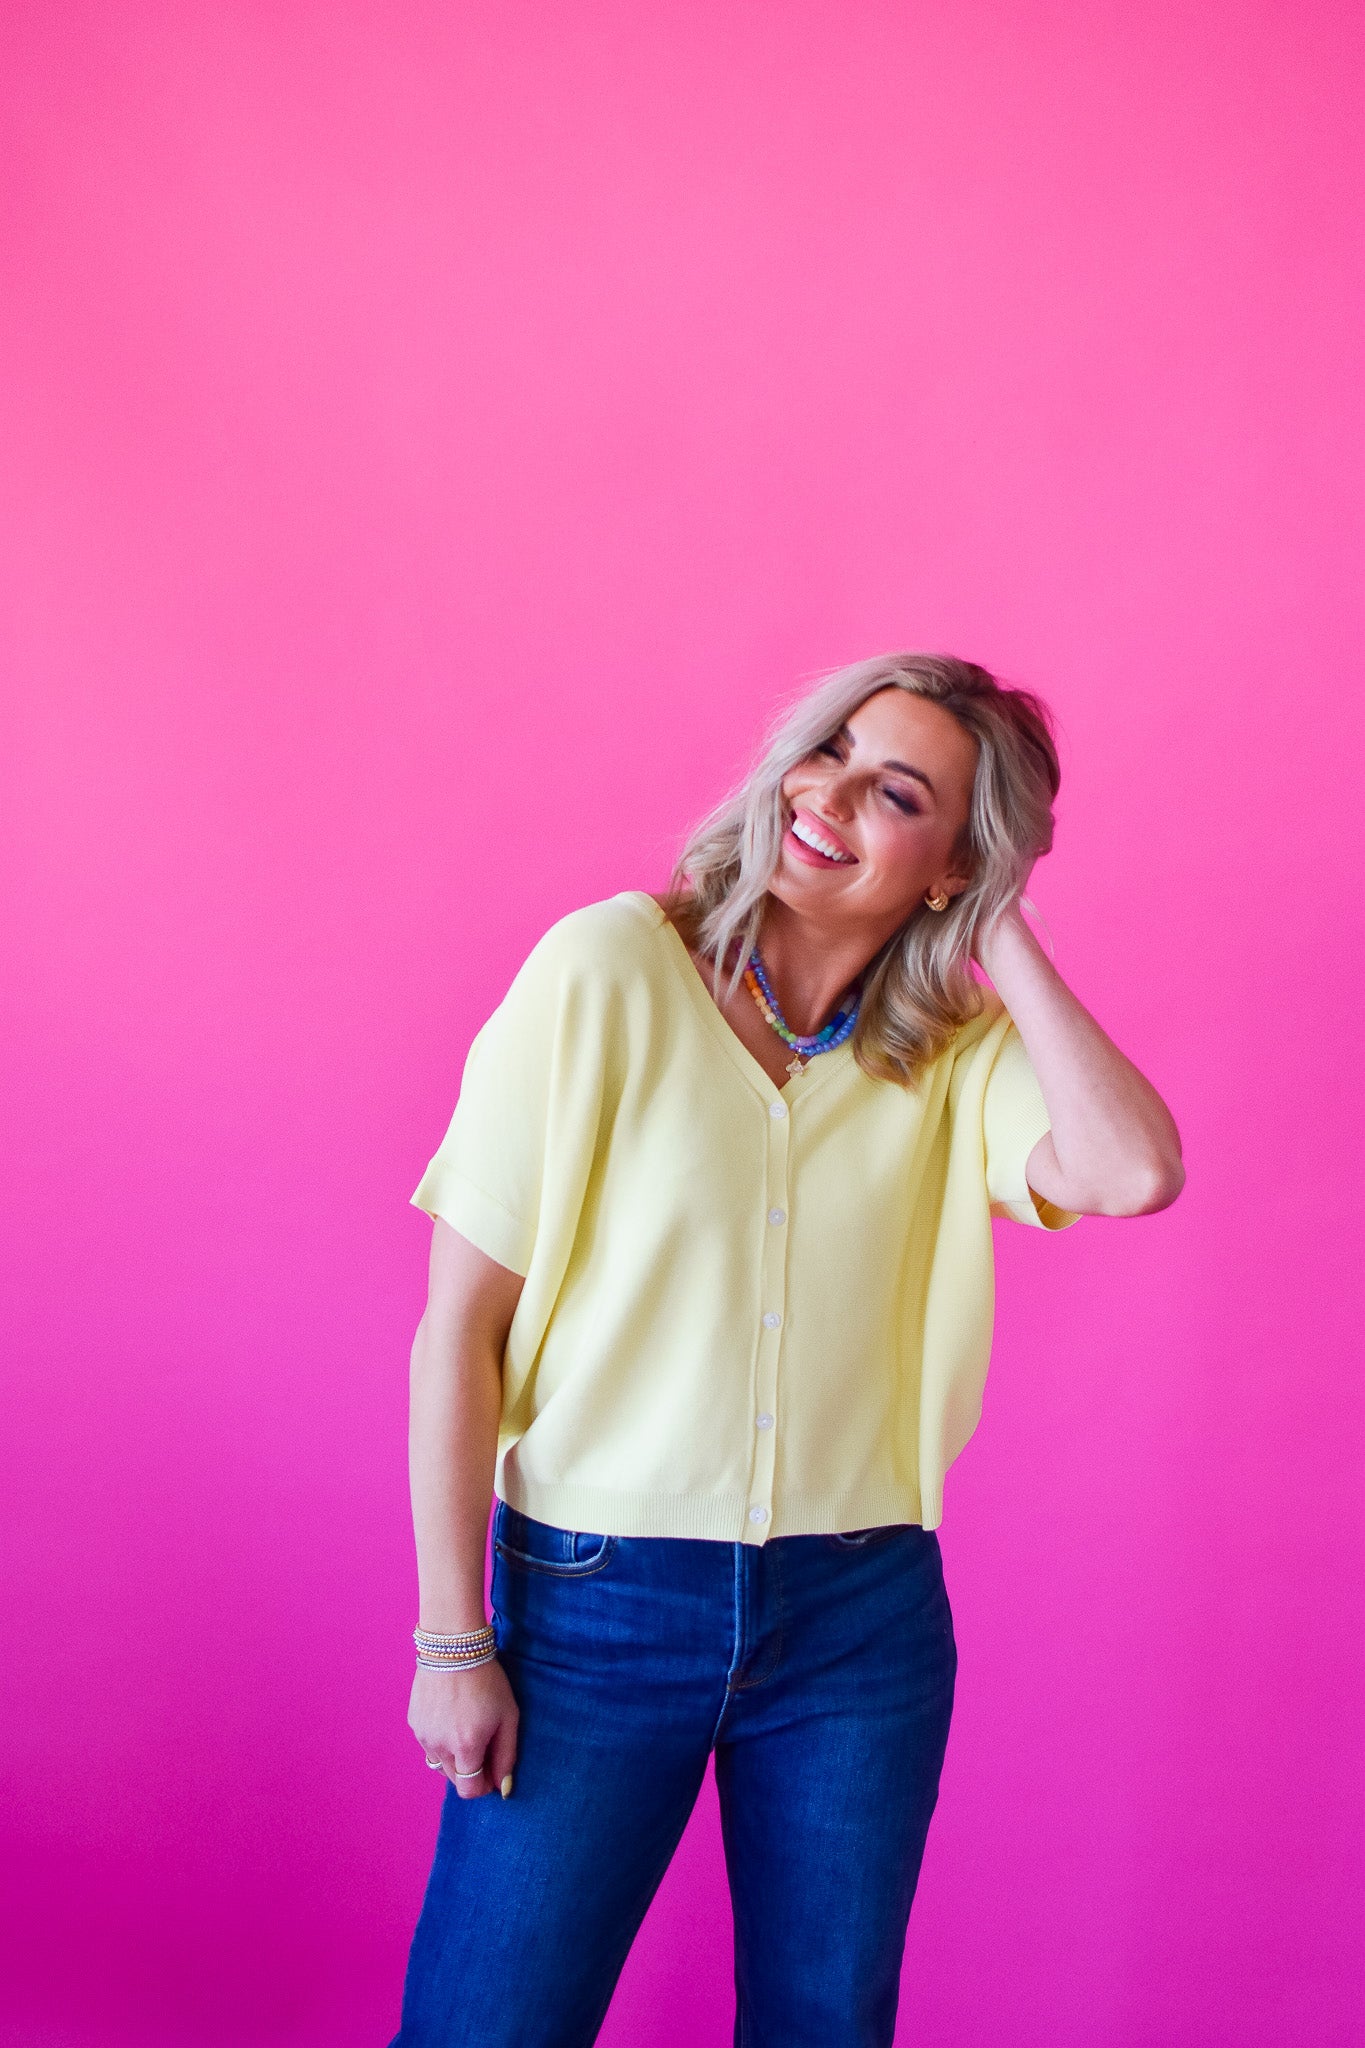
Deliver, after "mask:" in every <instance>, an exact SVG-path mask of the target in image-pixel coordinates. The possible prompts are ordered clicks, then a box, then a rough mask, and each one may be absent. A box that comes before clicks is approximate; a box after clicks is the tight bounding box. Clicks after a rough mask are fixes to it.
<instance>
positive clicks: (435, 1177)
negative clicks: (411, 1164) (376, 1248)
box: [408, 1163, 536, 1279]
mask: <svg viewBox="0 0 1365 2048" xmlns="http://www.w3.org/2000/svg"><path fill="white" fill-rule="evenodd" d="M408 1199H409V1201H410V1202H411V1203H412V1205H413V1207H414V1208H417V1209H421V1210H422V1211H424V1213H425V1214H426V1215H428V1216H431V1217H437V1216H439V1217H440V1218H441V1220H442V1222H443V1223H448V1224H449V1225H450V1227H451V1229H452V1230H458V1231H459V1233H460V1236H461V1237H465V1238H468V1240H469V1242H470V1243H471V1244H472V1245H473V1246H474V1248H475V1250H476V1251H481V1252H484V1253H486V1254H487V1256H488V1257H489V1258H490V1259H496V1260H497V1262H498V1264H499V1265H500V1266H506V1267H507V1269H508V1271H509V1272H512V1273H519V1274H520V1275H521V1276H522V1278H523V1279H524V1278H525V1276H526V1274H527V1273H528V1272H529V1271H530V1268H531V1252H532V1249H533V1248H534V1245H535V1235H536V1234H535V1230H534V1228H533V1227H532V1226H531V1225H530V1224H526V1223H523V1222H522V1221H521V1220H520V1218H519V1217H516V1216H512V1215H509V1214H508V1212H507V1210H506V1209H504V1208H503V1207H502V1205H501V1203H499V1202H495V1201H494V1200H493V1197H492V1196H491V1195H486V1194H485V1193H484V1191H483V1189H482V1188H476V1187H475V1186H474V1185H473V1183H472V1182H471V1181H467V1180H465V1179H464V1178H463V1177H462V1176H461V1175H460V1174H458V1173H453V1172H451V1170H450V1169H449V1168H448V1167H442V1166H440V1165H438V1164H435V1163H433V1164H432V1165H431V1166H429V1167H428V1168H427V1170H426V1172H425V1173H424V1174H423V1175H422V1178H421V1180H420V1181H419V1182H418V1183H417V1186H416V1188H415V1189H414V1191H413V1193H412V1194H411V1195H410V1196H409V1198H408Z"/></svg>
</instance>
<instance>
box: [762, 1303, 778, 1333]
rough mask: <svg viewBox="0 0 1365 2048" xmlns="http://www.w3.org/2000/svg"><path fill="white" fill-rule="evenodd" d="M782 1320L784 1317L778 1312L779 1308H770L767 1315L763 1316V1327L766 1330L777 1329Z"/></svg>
mask: <svg viewBox="0 0 1365 2048" xmlns="http://www.w3.org/2000/svg"><path fill="white" fill-rule="evenodd" d="M781 1320H782V1318H781V1316H780V1315H779V1314H778V1313H777V1310H776V1309H775V1308H770V1309H769V1310H768V1313H767V1315H766V1316H764V1318H763V1327H764V1329H765V1330H775V1329H776V1328H777V1326H778V1324H779V1323H780V1322H781Z"/></svg>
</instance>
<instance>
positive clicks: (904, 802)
mask: <svg viewBox="0 0 1365 2048" xmlns="http://www.w3.org/2000/svg"><path fill="white" fill-rule="evenodd" d="M814 752H817V754H833V758H835V760H837V762H839V760H843V754H841V752H839V741H837V739H823V741H821V743H819V748H814ZM886 795H888V797H890V801H892V803H894V805H896V809H898V811H905V813H907V815H909V817H919V811H921V807H919V805H917V803H915V799H913V797H902V795H900V793H898V791H894V788H888V791H886Z"/></svg>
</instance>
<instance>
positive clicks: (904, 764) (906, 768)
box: [839, 725, 938, 803]
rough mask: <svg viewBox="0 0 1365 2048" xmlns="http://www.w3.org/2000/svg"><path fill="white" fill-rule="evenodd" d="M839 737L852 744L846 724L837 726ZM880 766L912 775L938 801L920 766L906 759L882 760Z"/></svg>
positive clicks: (931, 784)
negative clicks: (914, 765) (914, 766)
mask: <svg viewBox="0 0 1365 2048" xmlns="http://www.w3.org/2000/svg"><path fill="white" fill-rule="evenodd" d="M839 738H840V739H841V740H843V741H844V743H845V745H846V746H850V747H851V746H852V744H853V735H852V733H851V732H850V731H849V729H848V726H847V725H841V726H840V727H839ZM882 766H883V768H890V769H892V770H893V771H894V772H895V773H896V774H897V775H909V776H912V777H913V778H914V780H915V781H916V782H922V783H923V784H924V787H925V788H926V789H927V790H928V792H929V794H930V796H931V797H932V798H933V799H934V802H935V803H937V802H938V791H937V790H936V789H935V788H934V785H933V783H932V782H931V781H930V780H929V778H928V776H927V775H926V774H925V772H924V770H923V769H922V768H912V767H911V765H910V763H909V762H908V761H883V762H882Z"/></svg>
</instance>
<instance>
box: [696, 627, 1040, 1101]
mask: <svg viewBox="0 0 1365 2048" xmlns="http://www.w3.org/2000/svg"><path fill="white" fill-rule="evenodd" d="M888 688H891V689H897V690H908V691H909V692H911V693H912V694H913V695H915V696H920V697H928V698H929V699H931V700H932V702H934V703H935V704H940V705H942V707H943V709H944V710H945V711H947V712H948V713H949V714H950V715H951V716H952V717H953V718H955V719H956V720H957V721H958V723H959V725H961V726H962V727H964V729H965V730H966V731H967V732H969V733H971V735H972V736H973V738H974V739H975V740H976V742H977V761H976V772H975V775H974V778H973V783H972V800H971V807H970V810H969V814H968V818H967V823H966V825H965V826H964V828H963V830H962V832H961V833H960V835H959V837H958V840H957V842H956V843H955V845H954V848H953V861H954V865H955V867H956V869H957V871H958V872H959V873H967V874H970V876H971V880H970V881H969V883H968V885H967V887H966V888H965V889H963V890H962V891H961V892H960V893H959V894H958V895H956V896H954V897H953V898H952V901H951V903H950V904H949V907H948V909H947V910H946V911H942V912H938V911H933V910H930V909H929V908H928V906H927V904H925V903H920V904H917V905H916V907H915V909H914V910H913V911H912V912H911V914H910V916H909V917H908V918H907V919H906V921H905V923H904V924H903V925H902V926H901V927H900V929H899V930H898V931H896V932H893V933H892V935H891V937H890V938H889V939H888V940H887V942H886V944H885V945H884V946H883V947H882V949H881V951H880V952H879V953H878V954H877V955H876V956H875V957H874V958H873V960H872V961H870V962H869V964H868V968H867V971H866V973H865V975H864V977H863V997H862V1007H861V1009H860V1011H859V1015H858V1023H857V1026H856V1028H855V1030H854V1033H853V1053H854V1057H855V1058H856V1059H857V1061H858V1064H859V1066H860V1067H862V1068H863V1069H864V1071H865V1072H866V1073H868V1074H871V1075H873V1076H875V1077H876V1078H877V1079H878V1080H885V1081H898V1082H900V1083H901V1084H902V1086H906V1087H910V1086H913V1085H914V1083H915V1082H916V1081H917V1079H918V1077H919V1075H920V1074H921V1073H922V1071H923V1070H924V1068H925V1067H926V1066H927V1065H928V1064H929V1063H930V1061H931V1060H933V1059H935V1058H936V1057H937V1055H938V1054H939V1053H940V1052H942V1051H943V1050H944V1048H945V1047H946V1046H947V1045H948V1044H949V1042H950V1041H951V1040H952V1038H953V1037H954V1035H955V1034H956V1032H957V1031H959V1030H960V1029H961V1027H962V1025H964V1024H965V1023H967V1022H968V1021H969V1020H970V1019H971V1018H973V1017H975V1016H977V1015H978V1014H979V1013H980V1011H981V1008H982V1005H983V1001H984V997H983V994H982V989H981V984H980V983H979V982H978V981H977V979H976V977H975V976H974V975H973V973H972V971H971V966H970V962H971V958H972V947H973V944H974V942H975V940H976V938H977V936H978V934H984V933H986V932H989V931H990V929H991V928H992V926H993V925H994V923H995V921H996V919H997V918H998V917H999V916H1000V915H1001V913H1002V911H1003V910H1004V908H1005V906H1006V905H1007V904H1008V903H1009V901H1010V899H1011V898H1012V897H1014V896H1015V895H1016V894H1017V893H1018V890H1019V887H1020V884H1021V882H1022V880H1023V877H1024V876H1025V875H1026V874H1027V872H1028V867H1029V863H1030V862H1031V861H1032V860H1034V859H1036V858H1037V857H1038V856H1039V855H1041V854H1044V853H1047V852H1048V851H1049V850H1050V848H1051V846H1052V833H1053V816H1052V805H1053V801H1054V799H1055V798H1056V795H1057V791H1058V788H1059V786H1060V783H1061V768H1060V765H1059V763H1058V759H1057V748H1056V744H1055V742H1054V739H1053V718H1052V714H1051V712H1050V711H1049V709H1048V707H1047V706H1046V705H1045V704H1044V703H1043V701H1042V700H1041V698H1039V697H1036V696H1035V695H1034V694H1033V692H1032V691H1030V690H1019V689H1007V688H1006V687H1004V686H1003V685H1002V684H1001V683H999V682H997V680H996V678H995V677H994V676H993V675H991V674H990V673H989V671H988V670H986V669H984V668H978V667H977V665H976V664H975V663H974V662H970V661H960V660H958V659H957V658H956V657H955V656H953V655H950V654H882V655H876V656H874V657H873V658H872V659H871V660H869V661H858V662H854V663H853V664H852V666H851V667H848V668H841V669H838V670H836V671H835V673H834V674H833V675H828V676H825V677H824V678H823V679H822V680H821V681H820V682H819V683H818V684H817V685H816V686H815V688H814V689H812V690H811V691H809V693H808V694H807V695H806V696H804V697H802V698H800V699H799V700H798V702H797V703H795V704H793V705H791V706H790V707H789V708H788V709H787V710H786V711H785V712H784V713H783V714H782V715H781V716H780V718H779V719H778V721H777V723H776V724H775V725H774V726H773V728H772V729H771V730H770V732H769V734H768V737H767V739H766V741H765V743H764V745H763V749H762V752H761V753H760V756H759V758H758V760H757V762H756V764H755V765H754V767H753V768H752V769H751V771H750V773H749V774H748V776H747V777H746V778H745V780H744V781H743V782H742V783H741V784H740V785H739V786H738V787H737V788H735V789H734V790H732V791H731V792H730V794H729V795H728V796H727V797H726V798H725V799H724V800H723V802H721V803H720V804H719V805H718V806H717V807H716V809H715V810H714V811H712V812H711V814H710V816H709V817H707V818H704V819H703V820H702V822H701V823H700V824H699V825H698V826H696V827H695V829H694V830H693V831H692V833H691V834H690V836H689V837H688V840H687V843H686V845H685V846H684V847H683V850H682V852H681V854H680V855H679V857H678V861H677V864H676V866H675V868H674V871H673V876H672V880H671V883H670V888H669V892H668V894H667V896H666V897H665V898H664V899H663V901H664V908H665V910H666V912H667V914H668V916H669V917H670V918H671V919H672V921H673V923H674V924H675V925H676V926H677V927H678V929H679V931H680V933H681V935H682V937H683V938H684V940H685V941H686V942H687V943H688V944H689V945H690V946H692V947H693V948H694V950H696V951H697V952H699V953H701V954H702V955H703V956H704V957H706V958H707V959H710V960H712V961H714V966H715V971H714V974H713V977H712V986H713V988H714V990H715V993H716V996H717V999H721V996H722V981H724V996H725V998H726V999H728V997H729V996H730V995H732V994H733V992H734V990H735V989H736V987H737V986H738V984H739V980H740V977H741V975H742V974H743V971H744V963H745V961H746V960H747V959H748V957H749V954H750V953H751V952H752V950H753V947H754V945H755V943H756V941H757V938H758V931H759V926H760V924H761V922H762V918H763V908H764V902H765V899H766V896H767V891H768V884H769V882H770V881H771V880H772V877H773V875H774V873H775V872H776V869H777V865H778V861H779V859H780V857H781V845H782V835H783V833H784V832H785V831H786V828H787V824H788V822H789V815H790V806H789V805H788V804H787V802H786V799H785V798H784V797H783V795H782V780H783V777H784V776H786V775H787V774H788V773H789V772H790V770H791V769H793V768H794V767H796V766H797V764H798V762H801V761H804V760H805V759H806V758H807V757H808V756H809V755H810V754H812V753H814V752H815V750H816V748H817V747H820V746H822V745H823V744H824V742H825V741H826V740H829V739H832V738H833V737H834V735H835V734H836V733H837V732H838V731H839V730H840V728H841V727H842V726H843V725H844V723H845V721H846V720H847V719H848V718H849V717H851V715H852V714H853V712H855V711H856V710H857V709H858V706H859V705H860V704H863V703H865V702H866V700H867V699H868V698H869V697H871V696H873V695H875V693H876V692H877V691H878V690H884V689H888ZM736 948H737V951H734V949H736ZM732 951H734V959H733V964H732V966H731V968H730V972H729V974H728V976H726V975H725V963H726V961H727V959H729V958H730V957H731V954H732Z"/></svg>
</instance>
